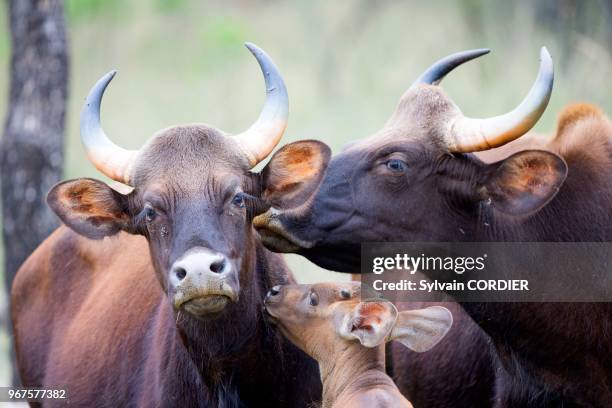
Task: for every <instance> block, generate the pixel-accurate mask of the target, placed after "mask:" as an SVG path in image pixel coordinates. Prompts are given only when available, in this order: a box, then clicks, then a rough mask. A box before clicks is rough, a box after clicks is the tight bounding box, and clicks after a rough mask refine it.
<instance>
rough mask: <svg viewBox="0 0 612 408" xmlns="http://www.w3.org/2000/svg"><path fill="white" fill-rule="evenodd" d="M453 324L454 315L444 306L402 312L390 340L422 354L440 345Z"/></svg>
mask: <svg viewBox="0 0 612 408" xmlns="http://www.w3.org/2000/svg"><path fill="white" fill-rule="evenodd" d="M452 324H453V315H452V314H451V312H450V311H449V310H448V309H447V308H445V307H442V306H432V307H428V308H426V309H418V310H408V311H405V312H401V313H400V314H399V315H398V317H397V322H396V323H395V326H394V327H393V330H392V332H391V334H390V335H389V338H388V340H397V341H399V342H400V343H402V344H403V345H404V346H406V347H408V348H409V349H410V350H413V351H416V352H419V353H422V352H424V351H427V350H429V349H431V348H432V347H433V346H435V345H436V344H438V342H439V341H440V340H442V338H443V337H444V336H446V333H448V331H449V330H450V328H451V326H452Z"/></svg>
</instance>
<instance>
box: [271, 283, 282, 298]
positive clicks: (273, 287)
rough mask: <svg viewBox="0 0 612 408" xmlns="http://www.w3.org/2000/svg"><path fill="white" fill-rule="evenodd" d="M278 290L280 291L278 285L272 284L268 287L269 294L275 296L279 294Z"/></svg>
mask: <svg viewBox="0 0 612 408" xmlns="http://www.w3.org/2000/svg"><path fill="white" fill-rule="evenodd" d="M279 292H280V285H276V286H272V288H270V295H271V296H276V295H278V294H279Z"/></svg>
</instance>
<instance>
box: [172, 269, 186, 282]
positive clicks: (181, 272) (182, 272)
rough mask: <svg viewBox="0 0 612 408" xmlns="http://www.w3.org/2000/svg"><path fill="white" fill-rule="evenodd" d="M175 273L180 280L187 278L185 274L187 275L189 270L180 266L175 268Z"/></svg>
mask: <svg viewBox="0 0 612 408" xmlns="http://www.w3.org/2000/svg"><path fill="white" fill-rule="evenodd" d="M174 274H175V275H176V277H177V278H179V280H183V279H185V276H187V271H186V270H185V268H181V267H178V268H176V269H175V270H174Z"/></svg>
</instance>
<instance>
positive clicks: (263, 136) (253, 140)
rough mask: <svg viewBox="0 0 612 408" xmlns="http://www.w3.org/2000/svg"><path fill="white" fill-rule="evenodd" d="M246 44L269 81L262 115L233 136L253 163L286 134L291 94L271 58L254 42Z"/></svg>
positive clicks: (266, 154)
mask: <svg viewBox="0 0 612 408" xmlns="http://www.w3.org/2000/svg"><path fill="white" fill-rule="evenodd" d="M245 46H246V47H247V48H248V49H249V51H251V53H252V54H253V56H255V58H256V59H257V62H258V63H259V66H260V67H261V72H262V73H263V75H264V79H265V81H266V103H265V104H264V107H263V109H262V111H261V114H260V115H259V118H258V119H257V121H256V122H255V123H253V124H252V125H251V127H249V128H248V129H247V130H246V131H244V132H242V133H240V134H238V135H236V136H234V137H235V138H236V139H237V141H238V143H239V145H240V146H241V147H242V149H243V150H244V152H245V153H246V155H247V158H248V160H249V163H250V165H251V167H252V166H255V165H256V164H257V163H259V162H260V161H262V160H263V159H265V158H266V157H267V156H268V155H269V154H270V153H271V152H272V150H273V149H274V147H275V146H276V145H277V144H278V142H279V141H280V139H281V137H282V136H283V133H284V132H285V128H286V127H287V118H288V116H289V97H288V96H287V88H286V87H285V82H284V81H283V78H282V77H281V74H280V72H279V71H278V68H277V67H276V65H274V62H272V59H270V57H269V56H268V55H267V54H266V53H265V52H264V51H263V50H261V49H260V48H259V47H257V46H256V45H254V44H251V43H245Z"/></svg>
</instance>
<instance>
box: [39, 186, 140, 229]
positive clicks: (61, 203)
mask: <svg viewBox="0 0 612 408" xmlns="http://www.w3.org/2000/svg"><path fill="white" fill-rule="evenodd" d="M47 204H49V207H51V209H52V210H53V211H54V212H55V214H57V216H58V217H59V218H60V219H61V220H62V221H63V222H64V224H66V225H67V226H69V227H70V228H72V229H73V230H74V231H76V232H77V233H79V234H81V235H84V236H86V237H88V238H92V239H101V238H104V237H106V236H109V235H114V234H116V233H118V232H119V231H121V230H125V229H127V227H128V225H129V216H128V214H127V196H125V195H123V194H120V193H118V192H117V191H115V190H113V189H111V188H110V187H109V186H108V185H106V184H105V183H103V182H101V181H98V180H93V179H87V178H81V179H76V180H68V181H63V182H60V183H58V184H56V185H55V186H53V188H51V191H49V194H47Z"/></svg>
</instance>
